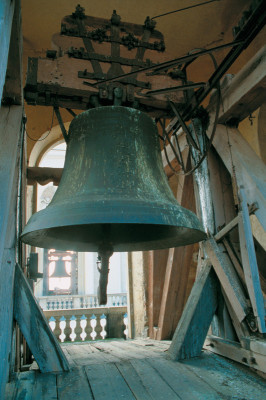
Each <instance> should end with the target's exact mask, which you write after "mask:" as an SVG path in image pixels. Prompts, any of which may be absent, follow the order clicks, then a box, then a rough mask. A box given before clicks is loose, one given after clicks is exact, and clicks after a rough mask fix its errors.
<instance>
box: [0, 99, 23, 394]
mask: <svg viewBox="0 0 266 400" xmlns="http://www.w3.org/2000/svg"><path fill="white" fill-rule="evenodd" d="M22 112H23V109H22V106H11V107H3V106H2V107H1V109H0V182H1V190H0V204H1V207H0V276H1V279H0V358H1V362H0V398H1V399H2V398H4V390H5V384H6V381H7V378H8V374H9V369H10V362H11V360H12V359H13V357H12V356H11V342H12V332H13V285H14V267H15V244H16V205H17V190H18V189H17V183H18V169H17V168H18V163H19V144H20V129H21V120H22ZM13 350H14V349H13Z"/></svg>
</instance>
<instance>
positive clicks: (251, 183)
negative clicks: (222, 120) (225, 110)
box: [207, 124, 266, 230]
mask: <svg viewBox="0 0 266 400" xmlns="http://www.w3.org/2000/svg"><path fill="white" fill-rule="evenodd" d="M210 129H211V128H209V129H208V131H207V135H208V136H209V135H210ZM213 146H214V148H215V150H216V151H217V153H218V154H219V156H220V157H221V159H222V161H223V163H224V165H225V166H226V168H227V170H228V171H229V173H230V175H231V176H232V177H235V178H236V183H237V186H238V188H240V186H243V187H244V188H245V192H246V197H247V202H248V204H252V203H257V207H258V209H257V210H256V211H255V214H256V216H257V218H258V220H259V222H260V224H261V225H262V226H263V228H264V229H265V230H266V213H265V210H266V178H265V177H266V166H265V164H264V163H263V161H262V160H261V159H260V158H259V157H258V156H257V154H256V153H255V152H254V150H253V149H252V148H251V147H250V145H249V144H248V142H247V141H246V140H245V139H244V137H243V136H242V135H241V133H240V132H239V131H238V129H236V128H229V127H226V126H224V125H221V124H218V125H217V130H216V134H215V136H214V139H213Z"/></svg>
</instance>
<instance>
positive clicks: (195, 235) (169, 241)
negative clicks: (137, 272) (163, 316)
mask: <svg viewBox="0 0 266 400" xmlns="http://www.w3.org/2000/svg"><path fill="white" fill-rule="evenodd" d="M114 225H119V224H114ZM125 225H128V224H125ZM136 225H140V227H141V228H142V227H143V225H145V224H134V226H136ZM147 225H149V224H147ZM158 227H159V225H156V228H158ZM62 228H63V227H62ZM71 228H79V226H71ZM166 228H169V226H166ZM173 228H177V231H179V228H178V227H173ZM181 230H182V234H181V235H180V234H175V235H173V236H169V237H167V238H160V239H155V240H146V241H141V242H130V241H128V242H125V243H115V244H114V243H112V244H111V245H112V248H113V251H114V252H131V251H149V250H161V249H167V248H173V247H180V246H187V245H191V244H194V243H198V242H201V241H202V240H205V239H206V238H207V234H206V233H205V232H203V231H199V230H197V229H190V228H183V227H181ZM49 231H50V229H43V230H38V231H32V232H29V233H27V234H24V237H23V238H22V240H23V241H24V243H26V244H29V245H32V246H35V247H40V248H47V249H49V248H56V249H57V250H65V251H66V250H71V251H77V252H98V251H99V243H97V242H85V241H80V242H78V243H77V242H73V241H71V240H68V241H65V240H64V239H63V240H60V239H59V240H57V239H54V238H51V237H50V236H49V234H50V232H49ZM51 231H53V229H51ZM184 233H185V236H186V240H185V243H184V238H183V235H184ZM46 236H48V241H47V240H46V243H45V245H44V243H43V238H45V239H46Z"/></svg>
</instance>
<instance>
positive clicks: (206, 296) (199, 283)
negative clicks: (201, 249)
mask: <svg viewBox="0 0 266 400" xmlns="http://www.w3.org/2000/svg"><path fill="white" fill-rule="evenodd" d="M217 284H218V280H217V277H216V276H215V273H214V271H213V268H212V267H211V266H210V265H206V264H205V265H203V267H202V269H201V271H200V273H199V275H198V277H197V279H196V282H195V284H194V286H193V288H192V290H191V293H190V296H189V298H188V301H187V303H186V306H185V309H184V311H183V314H182V317H181V319H180V321H179V323H178V325H177V328H176V331H175V334H174V336H173V340H172V343H171V345H170V347H169V350H168V354H169V356H170V358H172V359H173V360H182V359H187V358H191V357H197V356H199V355H200V353H201V350H202V347H203V343H204V341H205V339H206V336H207V333H208V329H209V327H210V324H211V322H212V319H213V316H214V313H215V311H216V308H217Z"/></svg>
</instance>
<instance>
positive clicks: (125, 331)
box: [123, 313, 128, 339]
mask: <svg viewBox="0 0 266 400" xmlns="http://www.w3.org/2000/svg"><path fill="white" fill-rule="evenodd" d="M123 322H124V325H125V327H126V329H125V330H124V332H123V333H124V335H125V337H126V339H128V315H127V313H125V315H124V318H123Z"/></svg>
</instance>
